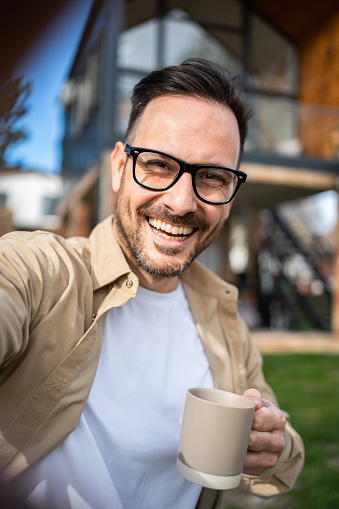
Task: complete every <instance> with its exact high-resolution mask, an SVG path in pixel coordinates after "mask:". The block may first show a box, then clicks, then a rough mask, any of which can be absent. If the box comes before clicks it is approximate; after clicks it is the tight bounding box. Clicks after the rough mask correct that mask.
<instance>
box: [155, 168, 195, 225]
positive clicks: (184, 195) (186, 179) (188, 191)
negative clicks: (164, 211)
mask: <svg viewBox="0 0 339 509" xmlns="http://www.w3.org/2000/svg"><path fill="white" fill-rule="evenodd" d="M163 199H164V204H165V205H166V206H167V207H168V208H169V209H170V210H171V211H172V213H173V214H175V215H177V216H183V215H185V214H187V213H188V212H196V210H197V208H198V198H197V196H196V195H195V193H194V189H193V184H192V177H191V175H190V174H189V173H184V174H183V175H181V177H180V179H179V180H178V181H177V182H176V183H175V184H174V186H172V187H170V189H168V190H167V191H165V192H164V198H163Z"/></svg>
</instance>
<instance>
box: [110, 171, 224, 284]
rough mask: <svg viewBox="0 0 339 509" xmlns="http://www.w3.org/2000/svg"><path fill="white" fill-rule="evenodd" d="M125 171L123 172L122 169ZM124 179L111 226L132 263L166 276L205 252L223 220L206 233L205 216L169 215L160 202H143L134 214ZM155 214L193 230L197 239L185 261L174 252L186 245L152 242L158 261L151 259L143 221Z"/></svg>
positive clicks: (206, 222)
mask: <svg viewBox="0 0 339 509" xmlns="http://www.w3.org/2000/svg"><path fill="white" fill-rule="evenodd" d="M124 173H125V172H124ZM124 178H125V174H124V175H123V179H122V186H121V189H120V192H119V195H118V200H117V208H116V212H115V215H114V225H115V228H116V233H117V235H118V237H119V240H120V242H121V245H122V246H123V248H124V251H125V254H126V255H127V257H128V258H129V259H130V260H131V261H132V262H133V260H134V261H135V262H136V263H137V264H138V266H139V267H140V268H141V269H143V270H144V271H145V272H146V273H147V274H150V275H151V276H153V277H156V278H159V279H160V278H169V277H177V276H180V275H181V274H182V273H183V272H184V271H185V270H186V269H187V268H188V267H189V266H190V265H191V263H192V262H193V260H194V259H195V258H196V257H197V256H198V255H199V254H200V253H201V252H202V251H204V250H205V249H206V248H207V247H208V246H209V245H210V244H211V242H212V241H213V240H214V239H215V238H216V237H217V235H218V234H219V232H220V230H221V229H222V226H223V222H222V223H221V224H220V223H219V224H218V225H216V226H215V228H214V229H213V230H212V231H210V232H209V233H208V234H207V232H208V229H209V227H210V224H209V223H208V221H206V220H205V219H204V218H201V217H199V216H198V215H196V214H194V213H193V212H189V213H187V214H185V215H183V216H176V215H173V214H170V213H169V211H168V210H167V209H165V208H164V207H161V206H159V205H143V206H141V207H138V208H137V209H136V211H135V215H134V214H133V213H132V210H131V206H130V202H129V200H128V196H127V193H125V191H124ZM150 217H156V218H157V219H160V220H162V221H164V222H168V223H172V224H175V225H178V226H190V227H192V228H194V229H196V231H195V235H196V242H195V245H194V247H193V248H192V249H191V251H190V252H189V253H188V254H187V256H186V258H185V260H183V261H178V259H176V255H179V254H180V253H181V252H182V251H184V249H185V247H184V246H183V247H180V246H179V247H166V246H164V245H163V244H161V243H157V242H156V241H155V243H154V245H155V247H156V249H157V251H158V252H159V253H160V255H163V256H162V257H161V260H160V261H159V260H154V259H153V258H151V257H150V255H149V254H148V253H147V248H146V247H145V244H144V242H143V239H142V232H143V228H142V226H143V223H144V222H145V221H147V222H148V218H150Z"/></svg>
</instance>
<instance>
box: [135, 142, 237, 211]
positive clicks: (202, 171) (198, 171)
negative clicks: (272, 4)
mask: <svg viewBox="0 0 339 509" xmlns="http://www.w3.org/2000/svg"><path fill="white" fill-rule="evenodd" d="M125 152H127V154H128V155H131V156H132V157H133V178H134V180H135V182H136V183H137V184H139V185H140V186H142V187H144V188H145V189H149V190H151V191H166V190H167V189H169V188H170V187H172V186H174V184H175V183H176V182H178V180H179V179H180V177H181V176H182V175H183V174H184V173H190V174H191V177H192V185H193V189H194V192H195V194H196V196H197V197H198V198H199V199H200V200H202V201H203V202H205V203H211V204H213V205H224V204H225V203H229V202H230V201H231V200H233V198H234V197H235V195H236V193H237V191H238V189H239V187H240V186H241V184H242V183H243V182H245V181H246V177H247V175H246V173H244V172H243V171H240V170H233V169H231V168H224V167H223V166H215V165H210V164H189V163H186V162H185V161H182V160H181V159H178V158H176V157H173V156H170V155H168V154H165V153H164V152H159V151H158V150H151V149H148V148H140V147H132V146H131V145H129V144H128V143H126V144H125Z"/></svg>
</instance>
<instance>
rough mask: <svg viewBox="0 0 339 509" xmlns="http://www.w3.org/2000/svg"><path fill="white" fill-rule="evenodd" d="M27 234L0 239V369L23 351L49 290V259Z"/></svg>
mask: <svg viewBox="0 0 339 509" xmlns="http://www.w3.org/2000/svg"><path fill="white" fill-rule="evenodd" d="M29 235H30V234H29V233H26V232H25V233H24V232H16V233H12V234H8V235H7V236H4V237H2V239H1V240H0V370H2V369H4V368H5V367H6V366H7V365H9V364H10V363H11V362H12V361H13V360H14V359H16V358H18V357H19V356H20V355H21V354H22V353H23V352H24V351H25V349H26V347H27V344H28V339H29V333H30V328H31V326H32V324H33V323H34V321H35V320H36V319H37V318H38V315H39V312H40V311H41V300H42V296H43V293H44V291H50V290H51V288H49V287H50V286H51V285H49V287H48V283H47V288H46V281H48V278H47V277H46V275H47V273H48V272H49V266H50V265H51V264H50V261H49V260H48V258H47V257H46V256H44V255H43V254H42V253H41V251H40V250H39V249H37V247H36V246H35V244H34V242H29V238H28V237H29ZM27 240H28V242H27ZM43 281H44V285H43ZM48 288H49V289H48Z"/></svg>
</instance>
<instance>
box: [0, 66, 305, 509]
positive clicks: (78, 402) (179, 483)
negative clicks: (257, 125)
mask: <svg viewBox="0 0 339 509" xmlns="http://www.w3.org/2000/svg"><path fill="white" fill-rule="evenodd" d="M237 83H238V82H237V80H235V79H232V78H231V77H230V76H229V74H228V73H227V72H226V71H225V70H224V69H222V68H221V67H220V66H218V65H216V64H213V63H211V62H208V61H205V60H199V59H190V60H186V61H185V62H183V63H182V64H181V65H179V66H174V67H169V68H165V69H162V70H159V71H155V72H153V73H151V74H150V75H149V76H147V77H145V78H144V79H143V80H141V82H140V83H139V84H138V85H137V86H136V87H135V89H134V94H133V98H132V112H131V117H130V122H129V126H128V130H127V133H126V138H125V143H122V142H118V143H117V144H116V146H115V149H114V151H113V153H112V157H111V160H112V179H113V190H114V192H115V193H117V209H116V211H115V213H114V215H113V216H112V217H109V218H107V219H106V220H105V221H103V222H102V223H101V224H99V225H98V226H97V227H96V228H95V229H94V231H93V232H92V234H91V235H90V237H89V239H85V238H72V239H63V238H61V237H58V236H55V235H53V234H49V233H46V232H33V233H24V232H17V233H13V234H9V235H6V236H5V237H3V239H2V240H1V242H0V245H1V251H0V253H1V254H0V256H1V274H0V278H1V279H0V292H1V294H0V297H1V298H0V316H1V317H2V318H1V327H0V345H1V350H0V364H1V368H2V369H1V371H0V384H1V385H0V405H1V413H0V425H1V431H2V435H1V438H0V452H1V454H0V471H1V472H2V474H1V475H2V477H1V479H2V480H3V482H5V483H6V484H7V487H8V489H9V490H13V491H14V492H15V493H16V494H18V493H19V494H20V497H21V499H22V500H23V501H25V502H27V503H28V504H29V506H30V507H33V508H34V507H37V508H40V507H50V508H51V509H64V508H65V507H70V508H72V509H88V508H93V509H94V508H95V509H111V508H115V509H135V508H138V509H152V508H154V509H159V508H162V509H171V508H173V509H190V508H191V509H194V508H195V507H196V508H200V509H201V508H204V509H205V508H206V509H208V508H216V507H217V505H218V501H220V494H221V493H220V492H217V491H213V490H207V489H205V488H204V489H202V488H201V487H200V486H198V485H195V484H193V483H190V482H188V481H186V480H185V479H183V478H182V477H181V476H180V475H179V473H178V472H177V470H176V455H177V449H178V443H179V436H180V428H181V419H182V415H183V408H184V403H185V396H186V392H187V389H188V388H189V387H192V386H202V387H216V388H219V389H224V390H229V391H232V392H236V393H239V394H244V395H245V396H246V397H248V398H252V399H253V400H254V402H255V414H254V419H253V425H252V431H251V436H250V440H249V444H248V452H247V456H246V461H245V467H244V474H243V478H242V481H241V487H242V488H243V489H245V490H249V491H251V492H252V493H254V494H257V495H259V496H272V495H276V494H278V493H282V492H284V491H287V490H289V489H291V488H292V486H293V484H294V482H295V479H296V477H297V475H298V473H299V472H300V470H301V467H302V464H303V444H302V441H301V439H300V437H299V435H298V434H297V433H296V432H295V431H294V430H293V428H292V427H291V425H290V424H289V423H288V422H287V421H286V417H287V416H286V414H284V413H283V412H282V411H281V410H280V409H279V407H278V404H277V401H276V399H275V396H274V393H273V391H272V390H271V389H270V387H269V386H268V385H267V384H266V382H265V380H264V377H263V373H262V368H261V364H262V363H261V356H260V354H259V352H258V350H257V349H256V347H255V345H254V344H253V342H252V341H251V338H250V337H249V334H248V331H247V329H246V327H245V326H244V324H243V322H242V320H241V319H240V317H239V315H238V313H237V295H238V294H237V290H236V289H235V288H234V287H232V286H231V285H229V284H227V283H226V282H224V281H222V280H220V279H219V278H218V277H217V276H216V275H214V274H213V273H212V272H210V271H209V270H208V269H206V268H205V267H203V266H202V265H201V264H200V263H198V262H197V261H195V258H196V257H197V256H198V255H199V254H200V253H201V252H202V251H203V250H204V249H206V248H207V246H209V245H210V243H211V242H212V241H213V240H214V239H215V238H216V237H217V235H218V234H219V233H220V231H221V229H222V227H223V225H224V223H225V221H226V220H227V218H228V217H229V214H230V209H231V203H232V200H233V199H234V197H235V195H236V193H237V192H238V190H239V187H240V185H241V184H242V183H243V182H245V180H246V175H245V174H244V173H243V172H241V171H240V170H239V164H240V159H241V154H242V150H243V146H244V142H245V137H246V131H247V121H248V117H249V111H248V109H247V106H246V104H245V102H244V100H243V98H242V95H241V92H240V90H239V86H238V84H237Z"/></svg>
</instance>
